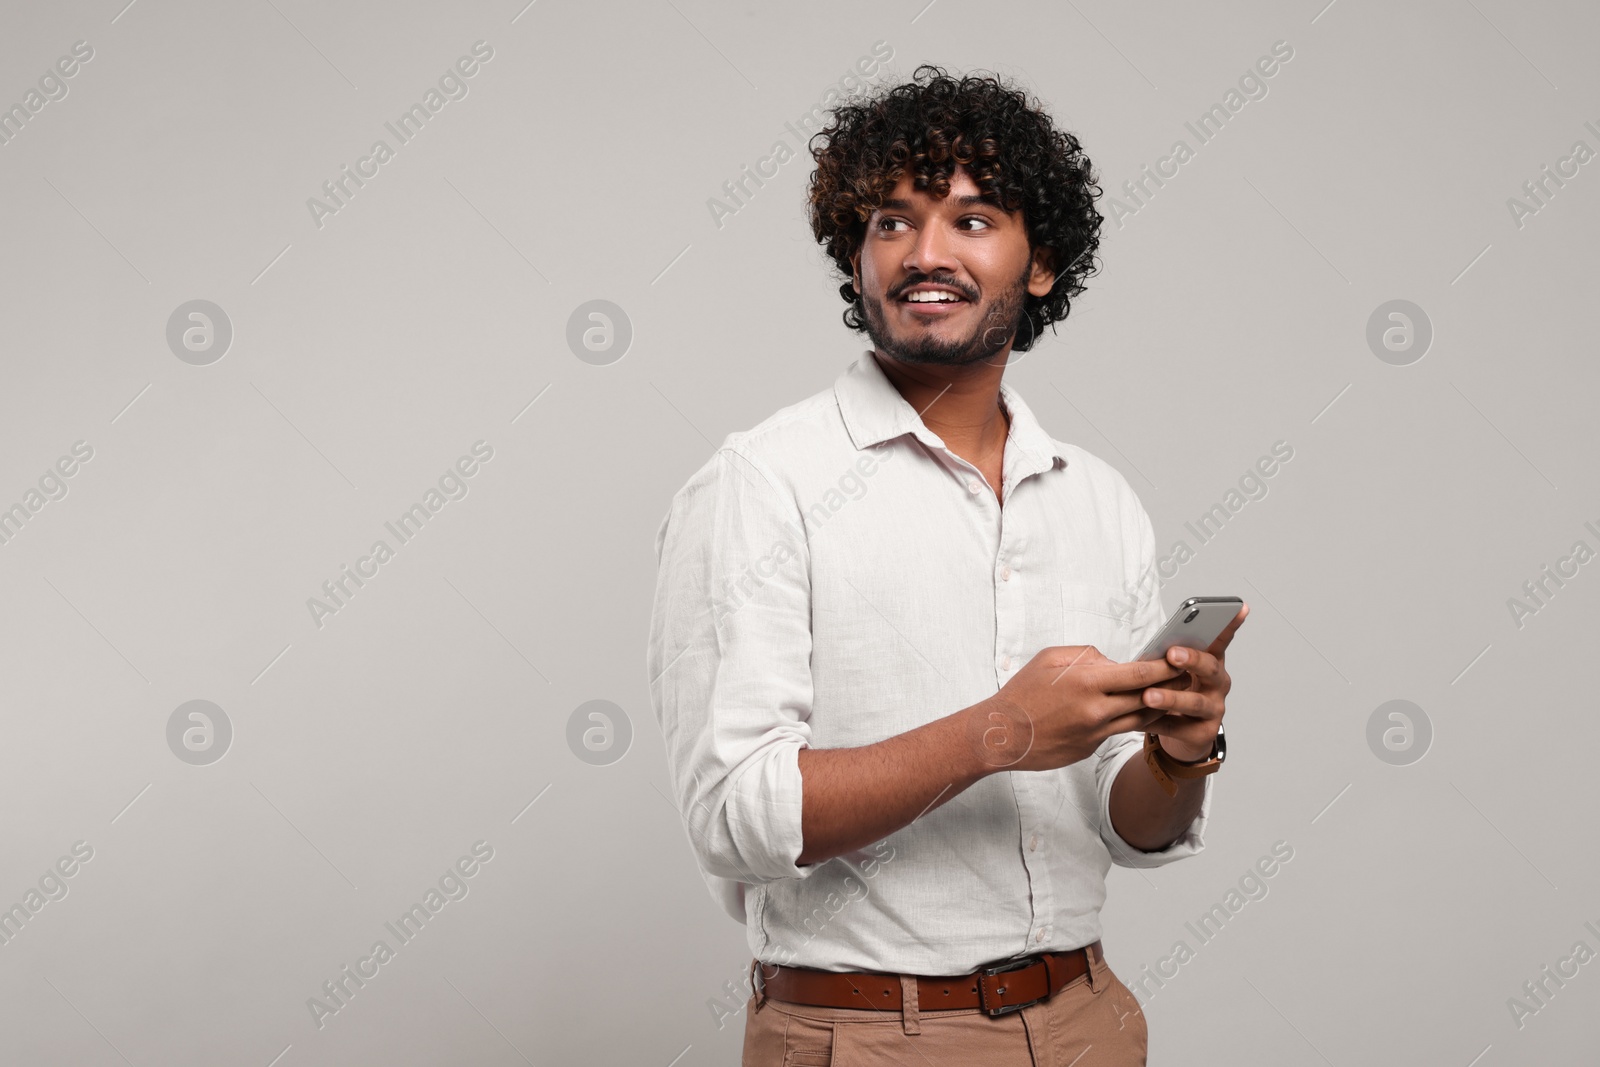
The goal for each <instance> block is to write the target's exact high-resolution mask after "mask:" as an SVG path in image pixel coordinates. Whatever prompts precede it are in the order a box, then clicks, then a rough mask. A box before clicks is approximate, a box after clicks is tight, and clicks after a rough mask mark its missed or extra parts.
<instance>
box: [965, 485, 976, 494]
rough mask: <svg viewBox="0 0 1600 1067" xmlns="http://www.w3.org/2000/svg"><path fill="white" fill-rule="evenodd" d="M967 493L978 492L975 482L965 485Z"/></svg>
mask: <svg viewBox="0 0 1600 1067" xmlns="http://www.w3.org/2000/svg"><path fill="white" fill-rule="evenodd" d="M967 492H969V493H973V494H976V493H977V492H978V483H977V482H968V483H967Z"/></svg>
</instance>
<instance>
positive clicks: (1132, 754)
mask: <svg viewBox="0 0 1600 1067" xmlns="http://www.w3.org/2000/svg"><path fill="white" fill-rule="evenodd" d="M1129 492H1130V493H1131V492H1132V490H1129ZM1132 507H1133V508H1134V509H1136V510H1137V514H1136V515H1134V516H1133V517H1132V519H1133V522H1134V523H1135V528H1136V529H1137V530H1138V531H1139V533H1138V545H1139V548H1138V551H1137V552H1136V553H1135V554H1134V555H1135V558H1136V559H1137V560H1138V561H1139V571H1138V573H1137V574H1135V575H1131V576H1130V577H1129V579H1128V580H1129V583H1130V585H1131V586H1132V587H1133V588H1135V589H1136V590H1137V594H1136V600H1135V613H1134V625H1133V634H1132V637H1131V639H1130V643H1129V650H1128V656H1129V658H1130V659H1131V658H1132V657H1134V656H1137V655H1138V654H1139V652H1140V651H1141V650H1143V648H1144V646H1145V645H1146V644H1147V643H1148V642H1149V641H1150V639H1151V638H1152V637H1154V636H1155V635H1156V634H1157V633H1159V632H1160V629H1161V625H1162V623H1164V622H1165V621H1166V617H1167V612H1166V608H1165V607H1164V606H1163V604H1162V598H1161V590H1160V584H1159V574H1158V572H1157V571H1156V569H1155V531H1154V529H1153V527H1152V526H1151V523H1150V516H1149V515H1148V514H1147V513H1146V512H1145V510H1144V508H1143V507H1142V506H1141V505H1139V504H1138V503H1137V502H1135V503H1134V504H1133V505H1132ZM1095 755H1096V763H1095V775H1096V779H1097V781H1096V784H1097V786H1098V787H1099V791H1100V839H1101V840H1102V841H1104V842H1105V845H1106V848H1107V849H1108V850H1109V851H1110V853H1111V862H1112V863H1114V864H1116V865H1117V866H1119V867H1162V866H1165V865H1166V864H1168V863H1172V862H1173V861H1175V860H1181V859H1184V858H1185V857H1188V856H1193V855H1196V854H1197V853H1199V852H1201V851H1202V850H1203V849H1204V848H1205V830H1206V822H1207V820H1208V819H1209V818H1210V817H1211V793H1212V786H1213V784H1214V783H1215V781H1216V777H1217V776H1216V775H1215V774H1208V775H1206V777H1205V778H1204V779H1203V780H1202V781H1203V782H1204V789H1205V792H1204V793H1203V794H1202V795H1201V799H1200V811H1199V813H1198V814H1196V815H1195V817H1194V819H1193V820H1192V821H1191V822H1190V823H1189V826H1188V828H1187V829H1185V830H1184V832H1183V833H1182V835H1180V836H1179V837H1178V839H1177V840H1176V841H1174V842H1172V844H1170V845H1168V846H1167V847H1166V848H1164V849H1161V850H1159V851H1156V852H1146V851H1144V850H1143V849H1139V848H1135V847H1134V846H1133V845H1130V844H1128V842H1126V841H1124V840H1123V839H1122V835H1121V834H1119V833H1117V831H1116V828H1115V827H1114V826H1113V825H1112V823H1111V786H1112V784H1113V783H1114V782H1116V780H1117V775H1118V774H1120V773H1122V768H1123V767H1124V766H1125V765H1126V764H1127V762H1128V761H1129V760H1139V761H1140V763H1141V764H1142V763H1143V761H1144V733H1143V732H1142V731H1137V730H1135V731H1130V732H1128V733H1120V734H1112V735H1111V736H1110V737H1108V738H1106V739H1105V740H1104V741H1102V742H1101V743H1100V747H1099V748H1098V749H1097V750H1096V751H1095ZM1145 773H1149V771H1148V769H1146V771H1145Z"/></svg>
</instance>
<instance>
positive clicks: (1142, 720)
mask: <svg viewBox="0 0 1600 1067" xmlns="http://www.w3.org/2000/svg"><path fill="white" fill-rule="evenodd" d="M1163 718H1166V715H1165V714H1164V713H1163V712H1160V711H1157V710H1156V709H1154V708H1146V707H1138V708H1135V709H1134V710H1132V711H1129V712H1124V713H1122V714H1121V715H1117V716H1115V717H1114V718H1111V719H1107V720H1105V721H1104V722H1102V723H1101V724H1100V729H1101V731H1102V732H1104V733H1105V734H1106V736H1108V737H1109V736H1110V735H1111V734H1125V733H1130V732H1135V731H1136V732H1139V733H1143V732H1144V731H1145V729H1146V728H1147V727H1148V726H1149V724H1150V723H1152V722H1156V721H1158V720H1160V719H1163Z"/></svg>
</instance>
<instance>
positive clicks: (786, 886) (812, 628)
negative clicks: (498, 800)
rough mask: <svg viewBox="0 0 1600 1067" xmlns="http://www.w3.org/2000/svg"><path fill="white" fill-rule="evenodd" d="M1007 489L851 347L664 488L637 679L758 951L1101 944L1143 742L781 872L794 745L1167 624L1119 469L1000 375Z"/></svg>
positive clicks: (1194, 845)
mask: <svg viewBox="0 0 1600 1067" xmlns="http://www.w3.org/2000/svg"><path fill="white" fill-rule="evenodd" d="M1000 397H1001V400H1002V402H1003V403H1004V405H1005V409H1006V411H1007V412H1008V413H1009V414H1010V417H1011V428H1010V434H1009V436H1008V437H1007V440H1006V445H1005V450H1004V456H1003V474H1002V494H1003V503H1002V502H1001V501H997V500H996V499H995V495H994V492H993V491H992V490H991V489H990V488H989V487H988V485H987V483H986V481H985V479H984V476H983V474H982V473H981V472H979V471H978V469H977V468H976V467H974V466H973V465H972V464H970V463H968V462H967V461H966V460H964V459H962V458H960V457H959V456H957V455H955V454H954V453H953V452H951V451H949V450H948V449H947V448H946V447H945V445H944V442H943V441H942V440H940V438H939V436H938V435H937V434H935V433H934V432H933V431H931V430H930V429H928V427H927V426H926V425H925V424H924V423H923V421H922V419H921V417H920V416H919V415H918V414H917V412H916V410H915V409H914V408H913V407H912V406H911V405H910V404H909V403H908V402H907V401H906V400H905V398H904V397H902V396H901V395H900V393H899V391H898V390H897V389H896V388H895V387H894V385H893V383H892V382H890V380H889V379H888V377H887V376H886V375H885V374H884V372H883V369H882V368H881V367H880V366H879V365H878V363H877V360H876V359H875V358H874V356H873V354H872V352H871V351H867V352H864V353H863V354H862V355H861V357H860V358H859V359H857V360H856V361H854V363H852V364H851V365H849V366H848V367H847V368H846V369H845V371H844V372H843V373H842V374H841V375H840V376H839V378H838V379H837V381H836V382H835V383H834V385H833V386H832V388H829V389H826V390H823V391H821V392H818V393H816V394H814V395H813V396H811V397H809V398H807V399H805V400H802V401H800V402H799V403H797V404H792V405H790V406H788V407H785V408H783V409H781V410H779V411H778V412H776V413H774V414H773V415H772V416H771V417H769V418H768V419H766V420H765V421H763V422H762V423H760V424H759V425H758V426H755V427H754V428H752V429H750V430H748V431H743V432H736V433H731V434H729V435H728V436H727V437H726V438H725V439H724V442H723V444H722V446H721V447H720V448H719V449H718V450H717V452H716V453H715V454H714V455H713V456H712V457H711V458H710V459H709V460H708V461H707V462H706V463H705V465H704V466H702V467H701V468H700V469H699V470H698V471H696V472H695V473H694V475H693V476H691V477H690V478H689V480H688V482H687V483H686V484H685V485H684V486H683V488H682V489H680V490H679V491H678V492H677V494H676V495H675V496H674V497H673V499H672V504H671V507H670V509H669V510H668V513H667V516H666V517H665V519H664V520H663V521H662V523H661V526H660V528H659V530H658V531H657V535H656V553H657V559H658V562H659V564H660V570H659V574H658V578H657V584H656V590H655V602H654V607H653V611H652V617H651V624H650V636H649V649H648V654H647V670H648V674H649V678H650V687H651V690H650V691H651V700H652V703H653V705H654V709H655V714H656V717H657V720H658V722H659V723H660V726H661V730H662V734H663V737H664V739H665V742H666V750H667V757H668V761H669V778H670V782H671V789H672V791H673V795H674V799H675V802H676V803H677V805H678V809H679V811H680V813H681V815H682V817H683V820H684V822H685V825H686V828H687V830H688V834H689V839H690V842H691V844H692V845H693V848H694V851H695V855H696V857H697V859H698V861H699V865H700V868H701V871H702V872H703V874H704V876H705V878H706V880H707V884H708V886H709V887H710V888H711V890H712V894H713V896H714V897H716V898H717V899H718V900H719V901H721V902H722V904H723V906H724V907H725V908H727V909H728V911H729V914H731V915H733V916H734V917H735V918H737V919H739V920H740V921H742V922H744V923H745V924H746V926H747V934H748V940H749V944H750V951H751V952H752V954H753V955H754V956H755V957H756V958H757V959H759V960H761V961H763V962H768V963H782V964H791V965H796V966H802V967H815V968H820V969H823V970H832V971H879V972H888V973H900V974H923V975H955V974H963V973H968V972H971V971H973V970H976V969H977V968H978V967H979V966H981V965H983V964H986V963H989V962H992V961H995V960H999V959H1004V958H1009V957H1013V956H1021V955H1026V954H1030V953H1035V952H1059V951H1066V950H1069V949H1073V948H1077V947H1079V946H1082V945H1085V944H1088V943H1089V942H1091V941H1094V940H1096V939H1097V938H1099V937H1100V935H1101V929H1100V906H1101V904H1102V903H1104V901H1105V895H1106V894H1105V874H1106V871H1107V870H1108V869H1109V868H1110V866H1111V864H1113V863H1116V864H1118V865H1120V866H1124V867H1157V866H1161V865H1164V864H1167V863H1171V862H1172V861H1174V860H1178V859H1182V858H1184V857H1186V856H1192V855H1195V854H1196V853H1198V852H1199V851H1200V850H1201V849H1202V848H1203V847H1204V840H1203V835H1204V831H1205V826H1206V821H1207V818H1208V817H1209V815H1210V810H1211V794H1212V783H1213V780H1214V776H1207V777H1206V778H1205V779H1204V782H1205V793H1204V800H1203V802H1202V804H1201V808H1200V813H1199V814H1198V815H1197V816H1196V817H1195V819H1194V820H1193V822H1192V823H1191V824H1190V826H1189V827H1188V828H1187V829H1186V830H1185V832H1184V834H1183V835H1182V836H1181V837H1180V838H1179V839H1178V840H1177V841H1175V842H1174V843H1173V844H1172V845H1170V846H1169V847H1168V848H1166V849H1165V850H1162V851H1159V852H1144V851H1140V850H1139V849H1136V848H1134V847H1133V846H1132V845H1129V844H1128V843H1127V842H1126V841H1124V840H1123V839H1122V838H1121V836H1120V835H1118V834H1117V832H1116V831H1115V830H1114V829H1113V827H1112V824H1111V819H1110V797H1111V784H1112V782H1113V780H1114V779H1115V778H1116V776H1117V772H1118V771H1120V770H1121V769H1122V767H1123V765H1124V764H1125V763H1127V762H1128V761H1129V760H1130V759H1137V758H1141V757H1140V750H1141V747H1142V744H1143V736H1144V735H1143V734H1142V733H1140V732H1130V733H1122V734H1116V735H1113V736H1112V737H1110V738H1107V739H1106V740H1105V742H1104V743H1102V744H1101V745H1100V746H1099V748H1098V749H1097V750H1096V751H1095V753H1094V754H1093V755H1091V756H1089V757H1087V758H1085V759H1083V760H1080V761H1079V762H1077V763H1074V764H1072V765H1070V766H1067V767H1062V768H1059V769H1057V770H1051V771H1000V772H996V773H993V774H990V775H989V776H987V777H985V778H983V779H981V780H980V781H979V782H977V783H976V784H975V785H973V786H971V787H970V788H968V789H967V790H965V791H964V792H962V793H961V794H959V795H958V796H956V797H955V798H954V799H951V800H949V801H947V802H946V803H944V804H943V805H941V806H939V807H937V808H934V809H933V810H932V811H929V812H926V813H925V814H923V815H922V816H921V817H920V818H918V819H916V820H914V821H913V822H912V823H911V824H910V825H908V826H905V827H903V828H902V829H900V830H897V831H895V832H894V833H892V834H890V835H889V836H888V837H887V838H885V839H884V840H882V841H880V842H878V843H877V844H876V845H874V846H871V847H869V848H866V849H861V850H858V851H856V852H852V853H846V854H845V855H843V856H839V857H835V858H833V859H830V860H827V861H825V862H822V863H817V864H811V865H807V866H804V867H801V866H797V865H796V862H795V861H796V859H797V858H798V856H799V854H800V849H801V843H802V840H801V826H800V810H801V805H800V800H801V775H800V769H799V759H798V754H799V751H800V750H801V749H802V748H805V747H811V748H819V749H825V748H847V747H856V746H861V745H868V744H872V743H873V742H876V741H881V740H883V739H885V738H887V737H892V736H894V735H896V734H900V733H904V732H905V731H907V730H911V729H914V728H916V727H918V726H922V725H923V724H925V723H928V722H932V721H933V720H935V719H939V718H942V717H944V716H946V715H949V714H950V713H952V712H954V711H958V710H960V709H962V708H965V707H968V706H970V705H972V704H976V703H978V702H979V701H981V700H983V699H984V698H986V697H989V696H991V695H993V694H994V693H995V692H996V691H998V690H999V688H1000V687H1001V686H1002V685H1003V684H1004V683H1005V682H1006V681H1007V680H1008V679H1009V678H1011V677H1012V676H1013V674H1014V673H1015V672H1016V671H1017V670H1019V669H1020V668H1021V667H1022V666H1023V665H1024V664H1025V663H1027V662H1028V661H1029V659H1031V658H1032V657H1033V655H1034V654H1035V653H1037V652H1038V651H1039V650H1040V649H1042V648H1045V647H1047V646H1050V645H1093V646H1095V647H1096V648H1098V649H1099V650H1100V651H1101V652H1102V653H1104V654H1105V655H1106V656H1107V657H1109V658H1110V659H1112V660H1116V661H1118V662H1125V661H1127V660H1129V659H1132V658H1133V656H1134V655H1135V654H1136V652H1137V650H1138V649H1140V648H1142V647H1143V646H1144V643H1145V642H1146V640H1148V639H1149V637H1150V636H1151V635H1152V634H1154V633H1155V632H1156V630H1157V628H1159V626H1160V624H1161V623H1162V622H1163V621H1164V619H1165V615H1166V613H1165V611H1164V610H1163V607H1162V604H1161V601H1160V595H1159V592H1158V591H1156V592H1154V594H1153V595H1152V591H1151V590H1150V589H1148V588H1146V589H1145V592H1144V594H1143V595H1142V596H1139V597H1134V596H1130V595H1128V593H1129V591H1131V590H1135V589H1137V588H1138V587H1139V579H1140V577H1141V576H1142V575H1146V574H1147V572H1148V571H1149V569H1150V568H1151V567H1152V566H1153V564H1154V551H1155V537H1154V532H1153V530H1152V527H1151V523H1150V518H1149V516H1148V515H1147V514H1146V513H1145V510H1144V508H1143V506H1142V505H1141V504H1140V503H1139V500H1138V497H1137V496H1136V495H1135V494H1134V491H1133V489H1132V487H1131V486H1129V484H1128V482H1127V480H1126V479H1125V478H1123V476H1122V475H1121V474H1119V473H1118V472H1117V471H1116V470H1115V469H1114V468H1113V467H1111V466H1110V465H1109V464H1107V463H1106V462H1104V461H1103V460H1101V459H1099V458H1097V457H1095V456H1093V455H1090V454H1089V453H1088V452H1086V451H1084V450H1083V449H1081V448H1079V447H1077V446H1075V445H1070V444H1065V443H1063V442H1060V441H1056V440H1053V439H1051V438H1050V437H1049V436H1048V435H1047V434H1046V433H1045V432H1044V430H1043V429H1042V428H1041V427H1040V426H1039V424H1038V422H1037V420H1035V418H1034V416H1033V413H1032V412H1031V411H1030V410H1029V409H1028V406H1027V405H1026V404H1025V403H1023V401H1022V398H1021V397H1020V396H1019V395H1017V393H1016V391H1015V390H1014V389H1012V388H1011V386H1009V385H1008V384H1006V383H1004V382H1002V383H1001V386H1000Z"/></svg>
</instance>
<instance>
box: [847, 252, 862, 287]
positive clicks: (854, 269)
mask: <svg viewBox="0 0 1600 1067" xmlns="http://www.w3.org/2000/svg"><path fill="white" fill-rule="evenodd" d="M850 284H851V285H853V286H855V290H856V293H857V295H859V294H860V293H861V249H859V248H858V249H856V250H855V251H854V252H852V253H851V254H850Z"/></svg>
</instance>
